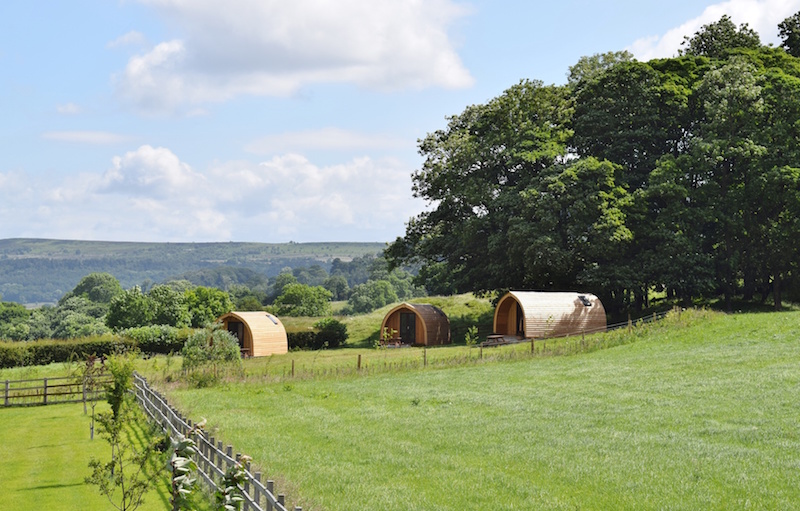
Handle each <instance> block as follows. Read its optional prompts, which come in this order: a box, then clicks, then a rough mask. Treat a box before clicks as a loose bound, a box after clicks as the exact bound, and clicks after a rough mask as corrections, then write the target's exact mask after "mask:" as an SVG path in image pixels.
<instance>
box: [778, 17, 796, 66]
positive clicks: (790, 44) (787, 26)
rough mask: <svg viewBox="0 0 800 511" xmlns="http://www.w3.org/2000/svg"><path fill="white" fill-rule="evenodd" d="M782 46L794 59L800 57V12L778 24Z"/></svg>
mask: <svg viewBox="0 0 800 511" xmlns="http://www.w3.org/2000/svg"><path fill="white" fill-rule="evenodd" d="M778 35H780V37H781V40H782V41H783V43H782V44H781V46H783V48H784V49H785V50H786V52H787V53H788V54H789V55H791V56H793V57H800V12H796V13H794V14H793V15H791V16H789V17H788V18H786V19H785V20H783V21H781V22H780V23H779V24H778Z"/></svg>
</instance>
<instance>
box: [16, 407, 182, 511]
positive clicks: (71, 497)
mask: <svg viewBox="0 0 800 511" xmlns="http://www.w3.org/2000/svg"><path fill="white" fill-rule="evenodd" d="M97 409H98V411H99V410H101V409H107V405H105V404H99V405H98V407H97ZM89 424H90V418H89V416H87V415H84V414H83V405H82V404H58V405H51V406H38V407H30V408H7V409H0V459H1V460H2V463H0V481H2V486H3V487H2V492H0V508H2V509H14V510H16V511H39V510H42V509H113V508H112V507H111V505H110V504H109V502H108V500H107V499H106V497H104V496H102V495H100V494H99V493H98V491H97V487H95V486H91V485H88V484H85V483H84V478H85V477H87V476H88V475H90V473H91V469H90V468H89V466H88V464H89V461H90V460H91V459H92V458H93V457H94V458H97V459H100V460H107V459H108V458H109V457H110V455H111V449H110V447H109V445H108V443H107V442H106V441H105V440H103V439H102V438H100V437H99V436H98V435H95V439H94V440H91V439H90V438H89ZM128 434H129V435H130V438H131V440H132V441H134V442H137V443H138V445H141V441H142V438H143V435H144V434H145V432H144V431H141V430H139V429H137V428H132V429H130V430H129V431H128ZM159 468H160V467H159ZM161 475H162V477H159V481H158V484H157V486H156V487H155V489H153V490H151V491H150V492H149V493H148V495H147V496H146V497H145V503H144V505H143V506H142V507H140V508H139V509H140V510H142V511H155V510H164V509H169V479H168V477H167V474H166V472H164V473H163V474H161Z"/></svg>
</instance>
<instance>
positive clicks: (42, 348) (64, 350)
mask: <svg viewBox="0 0 800 511" xmlns="http://www.w3.org/2000/svg"><path fill="white" fill-rule="evenodd" d="M130 348H132V345H131V344H130V341H125V340H123V339H120V338H117V337H112V336H110V335H105V336H102V337H96V338H88V339H75V340H46V341H31V342H25V343H17V342H12V343H0V367H18V366H27V365H45V364H51V363H53V362H70V361H73V360H83V359H85V358H86V357H88V356H90V355H97V356H104V355H110V354H112V353H116V352H119V351H125V350H127V349H130Z"/></svg>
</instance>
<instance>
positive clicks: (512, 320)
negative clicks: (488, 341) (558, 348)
mask: <svg viewBox="0 0 800 511" xmlns="http://www.w3.org/2000/svg"><path fill="white" fill-rule="evenodd" d="M605 330H606V311H605V308H604V307H603V304H602V302H600V299H599V298H597V297H596V296H595V295H593V294H590V293H573V292H558V293H555V292H554V293H550V292H541V291H510V292H509V293H506V294H505V295H503V297H502V298H500V301H499V302H497V307H496V308H495V310H494V332H495V333H496V334H499V335H509V336H516V337H521V338H525V339H530V338H543V337H558V336H564V335H580V334H581V333H584V332H585V333H587V334H588V333H593V332H604V331H605Z"/></svg>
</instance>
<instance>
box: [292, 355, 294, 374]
mask: <svg viewBox="0 0 800 511" xmlns="http://www.w3.org/2000/svg"><path fill="white" fill-rule="evenodd" d="M292 378H294V359H292Z"/></svg>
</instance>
